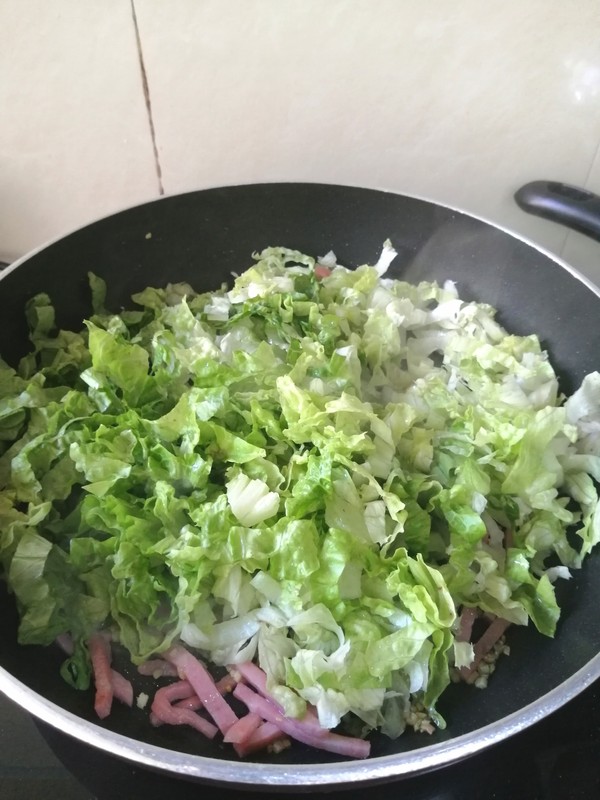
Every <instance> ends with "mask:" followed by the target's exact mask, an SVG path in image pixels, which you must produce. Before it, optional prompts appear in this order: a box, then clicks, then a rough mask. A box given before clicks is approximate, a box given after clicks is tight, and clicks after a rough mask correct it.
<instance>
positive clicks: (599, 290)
mask: <svg viewBox="0 0 600 800" xmlns="http://www.w3.org/2000/svg"><path fill="white" fill-rule="evenodd" d="M269 186H273V187H281V186H288V187H292V186H302V187H308V186H312V187H315V188H317V187H324V188H330V189H341V190H343V189H353V190H358V191H365V192H374V193H379V194H389V195H392V196H395V197H403V198H407V199H409V200H417V201H419V202H422V203H429V204H430V205H433V206H438V207H439V208H445V209H447V210H448V211H453V212H455V213H457V214H461V215H462V216H464V217H468V218H471V219H474V220H477V221H478V222H481V223H483V224H485V225H489V226H490V227H492V228H496V229H497V230H499V231H501V232H502V233H505V234H506V235H507V236H511V237H512V238H513V239H517V240H518V241H520V242H523V244H526V245H528V246H529V247H531V248H533V249H534V250H537V251H538V252H539V253H541V254H542V255H543V256H546V258H549V259H550V260H551V261H554V262H555V263H556V264H558V265H559V266H560V267H562V268H563V269H565V270H566V271H567V272H569V273H570V274H571V275H572V276H573V277H574V278H576V279H577V280H579V281H581V282H582V283H583V284H585V286H587V288H588V289H590V290H591V291H592V292H593V293H594V294H595V295H597V296H598V297H600V286H599V285H596V284H595V283H594V282H593V281H592V280H591V279H590V278H588V277H587V276H586V275H584V274H583V273H582V272H581V271H580V270H578V269H577V268H576V267H574V266H572V265H571V264H569V262H568V261H565V259H563V258H562V257H561V256H559V255H558V254H556V253H553V252H552V251H551V250H548V249H547V248H545V247H544V246H542V245H540V244H538V243H537V242H535V241H534V240H533V239H531V238H529V237H528V236H526V235H525V234H522V233H519V232H518V231H514V230H512V229H511V228H508V227H506V226H505V225H502V224H501V223H499V222H495V221H494V220H492V219H491V218H489V217H486V216H483V215H480V214H475V213H473V212H471V211H466V210H465V209H464V208H461V207H460V206H455V205H452V204H450V203H443V202H440V201H438V200H434V199H432V198H431V197H427V196H426V195H420V194H412V193H407V192H400V191H398V190H396V189H391V188H386V187H376V186H364V185H362V184H352V183H333V182H331V183H329V182H327V181H289V180H281V181H261V182H257V181H249V182H248V183H231V184H224V185H215V186H204V187H202V188H199V189H190V190H189V191H186V192H174V193H173V194H164V195H160V196H159V197H155V198H152V199H151V200H146V201H144V202H143V203H133V204H132V205H127V206H123V207H121V208H119V209H117V210H115V211H111V212H109V213H108V214H104V215H102V216H100V217H96V218H94V219H92V220H89V221H88V222H85V223H83V224H82V225H76V226H75V227H73V228H70V229H69V230H67V231H66V232H63V233H61V234H58V235H57V236H54V237H51V238H50V239H48V240H46V241H45V242H42V244H40V245H38V246H37V247H34V248H32V249H31V250H29V251H27V252H26V253H24V254H23V255H22V256H19V257H18V258H16V259H15V260H14V261H12V262H11V263H10V264H9V265H8V266H7V267H5V268H4V269H3V270H2V271H1V272H0V281H2V280H3V279H4V278H5V277H6V276H7V275H9V274H10V273H11V272H13V271H14V270H15V269H17V268H18V267H20V266H21V264H23V263H24V262H26V261H28V260H29V259H30V258H33V257H34V256H35V255H37V254H38V253H40V252H41V251H42V250H46V249H47V248H48V247H51V246H52V245H53V244H56V243H57V242H60V241H61V240H63V239H67V238H68V237H69V236H71V235H73V234H75V233H77V232H78V231H81V230H83V229H85V228H88V227H89V226H90V225H94V224H96V223H97V222H102V221H103V220H108V219H110V218H111V217H115V216H118V215H120V214H123V213H126V212H128V211H133V210H134V209H136V208H141V207H143V206H148V205H151V204H155V203H164V202H168V201H169V200H172V199H173V198H176V197H185V196H187V195H192V194H202V193H208V192H218V191H227V190H237V189H249V188H251V187H262V188H265V187H269Z"/></svg>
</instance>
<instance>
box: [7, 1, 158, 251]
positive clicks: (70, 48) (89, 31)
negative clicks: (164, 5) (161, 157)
mask: <svg viewBox="0 0 600 800" xmlns="http://www.w3.org/2000/svg"><path fill="white" fill-rule="evenodd" d="M0 31H1V32H2V44H1V46H0V109H1V117H0V257H4V258H12V257H15V256H17V255H19V254H22V253H23V252H25V251H27V250H29V249H31V248H33V247H35V246H37V245H39V244H41V243H43V242H44V241H46V240H47V239H49V238H53V237H55V236H58V235H60V234H62V233H65V232H66V231H68V230H71V229H72V228H74V227H76V226H79V225H82V224H84V223H86V222H89V221H91V220H92V219H94V218H97V217H99V216H103V215H105V214H107V213H110V212H111V211H113V210H117V209H119V208H121V207H123V206H126V205H133V204H134V203H137V202H140V201H143V200H145V199H149V198H151V197H154V196H155V195H156V193H157V181H156V172H155V168H154V162H153V156H152V146H151V140H150V136H149V131H148V123H147V115H146V107H145V103H144V97H143V94H142V89H141V80H140V68H139V61H138V55H137V49H136V46H135V34H134V28H133V21H132V16H131V6H130V3H129V0H102V2H101V3H95V2H81V1H80V0H52V1H51V2H48V0H2V2H1V3H0Z"/></svg>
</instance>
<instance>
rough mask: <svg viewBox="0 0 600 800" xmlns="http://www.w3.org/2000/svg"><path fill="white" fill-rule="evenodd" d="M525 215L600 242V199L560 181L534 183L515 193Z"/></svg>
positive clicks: (591, 193)
mask: <svg viewBox="0 0 600 800" xmlns="http://www.w3.org/2000/svg"><path fill="white" fill-rule="evenodd" d="M515 200H516V201H517V204H518V206H519V207H520V208H522V209H523V211H527V212H528V213H529V214H535V215H536V216H538V217H543V218H544V219H549V220H552V221H553V222H560V223H561V224H562V225H566V226H567V227H568V228H571V229H572V230H574V231H579V233H584V234H585V235H586V236H590V237H591V238H592V239H595V240H596V241H598V242H600V197H599V196H598V195H597V194H593V192H588V191H587V190H586V189H580V188H579V187H577V186H569V184H567V183H558V182H556V181H532V182H531V183H527V184H525V186H522V187H521V188H520V189H518V190H517V191H516V192H515Z"/></svg>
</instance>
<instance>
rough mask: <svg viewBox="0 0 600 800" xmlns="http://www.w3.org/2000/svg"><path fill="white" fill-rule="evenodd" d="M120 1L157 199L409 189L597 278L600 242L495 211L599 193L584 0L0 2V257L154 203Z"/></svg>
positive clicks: (598, 45) (596, 55) (599, 84)
mask: <svg viewBox="0 0 600 800" xmlns="http://www.w3.org/2000/svg"><path fill="white" fill-rule="evenodd" d="M132 7H134V9H135V15H136V18H137V24H138V27H139V36H140V42H141V49H142V53H143V59H144V64H145V69H146V74H147V79H148V87H149V94H150V100H151V106H152V117H153V122H154V129H155V135H156V146H157V152H158V159H159V162H160V168H161V171H162V182H163V184H164V189H165V191H166V192H167V193H175V192H179V191H186V190H189V189H194V188H202V187H206V186H214V185H221V184H230V183H240V182H252V181H265V180H267V181H268V180H314V181H326V182H339V183H350V184H355V185H365V186H375V187H382V188H386V189H392V190H397V191H401V192H407V193H410V194H416V195H419V196H426V197H430V198H432V199H434V200H437V201H440V202H444V203H448V204H450V205H453V206H458V207H462V208H464V209H465V210H467V211H470V212H472V213H476V214H479V215H481V216H484V217H487V218H490V219H492V220H494V221H496V222H498V223H499V224H502V225H504V226H507V227H510V228H512V229H515V230H517V231H519V232H521V233H523V234H525V235H528V236H529V237H531V238H533V239H535V240H536V241H538V242H540V243H541V244H542V245H544V246H545V247H547V248H548V249H550V250H552V251H554V252H557V253H561V252H562V251H563V250H564V253H565V256H566V257H568V258H569V259H570V260H571V261H572V263H574V264H575V265H576V266H579V267H580V268H581V269H583V270H584V271H585V272H586V274H587V275H588V276H589V277H591V278H592V279H593V280H597V281H598V282H600V257H598V256H597V255H595V250H596V248H597V249H598V254H599V255H600V245H594V244H593V243H587V241H586V240H584V238H583V237H581V236H579V235H576V234H569V235H568V236H567V234H566V232H565V231H564V230H563V229H561V228H560V227H559V226H556V225H553V224H551V223H547V222H544V221H542V220H538V219H535V218H533V217H530V216H528V215H525V214H524V213H523V212H521V211H520V210H519V209H518V208H517V207H516V205H515V204H514V202H513V200H512V194H513V192H514V190H515V189H516V188H517V187H518V186H519V185H521V184H522V183H524V182H526V181H528V180H531V179H534V178H551V179H555V180H564V181H567V182H570V183H575V184H579V185H584V186H587V187H588V188H592V189H596V190H600V164H599V163H598V162H597V161H596V154H597V151H598V147H599V144H600V36H598V31H600V3H598V2H597V0H579V1H578V3H577V4H576V7H575V4H570V3H565V2H564V0H527V2H523V1H522V0H505V1H504V2H503V3H494V4H490V3H483V2H481V0H462V1H461V2H460V3H449V2H448V1H447V0H423V1H422V2H417V0H402V2H400V0H327V2H326V1H325V0H168V2H166V1H165V0H133V3H132V1H131V0H103V2H102V3H81V2H78V0H53V2H52V3H48V2H44V1H43V0H2V3H0V28H1V29H2V30H3V32H4V34H5V36H4V38H5V44H4V46H3V48H2V49H1V50H0V102H1V103H2V108H3V109H4V111H5V114H4V121H3V123H2V125H0V255H1V254H2V250H3V249H4V252H5V253H8V254H10V255H17V254H18V253H20V252H22V251H24V250H26V249H28V248H30V247H33V246H35V245H37V244H39V243H40V242H42V241H43V240H44V239H46V238H48V237H49V236H55V235H59V234H61V233H63V232H65V231H67V230H69V229H70V228H72V227H73V226H74V225H78V224H81V223H83V222H85V221H88V220H91V219H93V218H95V217H97V216H99V215H101V214H104V213H107V212H109V211H112V210H118V209H119V208H121V207H123V206H124V205H130V204H131V203H133V202H138V201H141V200H145V199H149V198H151V197H154V196H156V195H157V194H158V191H159V184H158V181H157V175H156V171H155V163H154V155H153V152H152V146H151V139H150V131H149V124H148V116H147V114H146V107H145V103H144V97H143V92H142V81H141V73H140V68H139V62H138V52H137V43H136V36H135V28H134V24H133V17H132ZM7 32H8V35H7Z"/></svg>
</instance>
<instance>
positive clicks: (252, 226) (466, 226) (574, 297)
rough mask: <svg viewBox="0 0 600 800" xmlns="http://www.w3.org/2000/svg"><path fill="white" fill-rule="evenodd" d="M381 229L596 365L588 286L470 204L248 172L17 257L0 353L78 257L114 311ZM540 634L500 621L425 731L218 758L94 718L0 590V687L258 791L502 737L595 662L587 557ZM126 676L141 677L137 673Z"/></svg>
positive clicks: (122, 750)
mask: <svg viewBox="0 0 600 800" xmlns="http://www.w3.org/2000/svg"><path fill="white" fill-rule="evenodd" d="M386 238H390V239H391V240H392V243H393V244H394V246H395V247H396V249H397V251H398V257H397V258H396V259H395V261H394V263H393V265H392V268H391V269H390V273H389V274H390V276H391V277H402V278H403V279H406V280H410V281H414V282H416V281H419V280H433V279H437V280H439V281H443V280H445V279H447V278H450V279H452V280H454V281H456V282H457V284H458V288H459V292H460V294H461V296H462V297H464V298H465V299H476V300H480V301H484V302H487V303H490V304H491V305H493V306H496V307H497V308H498V310H499V320H500V322H501V323H502V324H503V325H504V326H505V327H506V328H508V329H509V330H511V331H512V332H514V333H518V334H527V333H537V334H538V335H539V336H540V339H541V340H542V343H543V345H544V346H545V347H546V348H547V349H548V350H549V352H550V355H551V358H552V361H553V363H554V365H555V367H556V369H557V371H558V374H559V377H560V380H561V386H562V389H563V391H565V392H567V393H568V392H571V391H573V390H574V389H575V388H576V387H577V386H578V384H579V383H580V381H581V380H582V378H583V377H584V375H585V374H586V373H588V372H590V371H592V370H594V369H597V368H598V367H599V366H600V326H599V325H598V324H597V322H596V320H597V319H598V317H599V314H600V297H599V296H598V294H597V293H596V291H595V290H594V289H593V287H591V286H590V285H588V284H587V283H586V282H585V280H583V279H582V278H581V277H580V276H578V275H577V274H575V273H574V272H572V271H570V270H569V269H567V268H566V267H564V266H563V265H561V264H559V263H557V262H556V261H555V260H553V259H552V258H551V257H550V256H549V255H547V254H545V253H543V252H541V251H539V250H537V249H536V248H535V247H533V246H531V245H530V244H528V243H526V242H523V241H521V240H520V239H518V238H516V237H514V236H512V235H510V234H509V233H506V232H505V231H502V230H500V229H498V228H496V227H494V226H492V225H489V224H487V223H485V222H482V221H480V220H478V219H475V218H473V217H470V216H468V215H465V214H462V213H460V212H458V211H454V210H452V209H448V208H445V207H442V206H439V205H436V204H433V203H429V202H426V201H422V200H418V199H415V198H410V197H405V196H399V195H394V194H390V193H385V192H378V191H373V190H366V189H358V188H351V187H341V186H329V185H317V184H262V185H252V186H237V187H228V188H223V189H212V190H207V191H200V192H193V193H190V194H185V195H180V196H176V197H170V198H165V199H162V200H159V201H156V202H152V203H148V204H146V205H143V206H139V207H136V208H133V209H129V210H127V211H124V212H121V213H119V214H116V215H114V216H111V217H108V218H106V219H103V220H101V221H99V222H96V223H94V224H92V225H89V226H86V227H85V228H82V229H81V230H78V231H76V232H75V233H72V234H70V235H69V236H66V237H64V238H63V239H60V240H58V241H56V242H54V243H53V244H51V245H49V246H47V247H45V248H43V249H41V250H39V251H37V252H35V253H33V254H31V255H30V256H28V257H26V258H25V259H22V260H21V261H20V262H19V263H17V264H16V265H15V266H14V268H12V269H11V270H9V271H8V273H7V274H5V275H4V276H3V278H2V279H1V280H0V354H1V355H2V356H3V357H4V358H5V359H6V360H7V361H9V362H15V361H16V360H17V359H18V358H19V357H20V356H21V355H23V354H24V353H25V352H26V351H27V335H26V328H25V322H24V315H23V307H24V304H25V302H26V300H27V299H28V298H29V297H31V296H32V294H35V293H36V292H40V291H45V292H47V293H48V294H49V295H50V296H51V297H52V298H53V300H54V302H55V305H56V308H57V319H58V323H59V325H61V326H62V327H73V328H75V329H79V328H80V327H81V322H82V319H83V318H84V317H85V316H86V315H87V314H88V313H89V311H90V306H89V289H88V281H87V272H88V271H90V270H91V271H93V272H95V273H96V274H98V275H100V276H102V277H103V278H105V280H106V281H107V283H108V287H109V293H108V299H107V304H108V306H109V307H111V308H114V309H115V310H118V309H119V308H121V307H122V306H124V305H126V304H127V303H128V299H129V296H130V295H131V294H132V293H133V292H135V291H139V290H141V289H142V288H144V287H146V286H148V285H164V284H166V283H167V282H169V281H171V282H172V281H188V282H189V283H191V284H192V285H193V286H194V287H195V288H197V289H200V290H203V289H204V290H208V289H215V288H217V287H218V286H219V285H220V284H221V283H222V282H223V281H230V280H231V273H232V272H240V271H241V270H243V269H244V268H245V267H247V266H249V265H250V263H251V254H252V252H253V251H256V250H261V249H262V248H264V247H267V246H270V245H284V246H287V247H292V248H297V249H299V250H302V251H304V252H308V253H312V254H315V255H323V254H325V253H326V252H327V251H329V250H331V249H333V250H334V251H335V253H336V255H337V257H338V261H339V262H340V263H343V264H345V265H347V266H356V265H359V264H361V263H365V262H371V263H372V262H373V261H374V260H375V259H376V258H377V256H378V254H379V251H380V249H381V245H382V243H383V241H384V240H385V239H386ZM559 601H560V602H561V605H562V608H563V617H562V620H561V622H560V624H559V629H558V633H557V636H556V639H555V640H550V639H546V638H544V637H542V636H540V635H538V634H537V633H536V632H535V631H534V630H533V629H529V628H527V629H525V628H523V629H514V630H512V629H511V631H510V645H511V655H510V657H509V658H504V659H503V660H502V661H501V663H500V665H499V667H498V669H497V671H496V673H495V674H494V676H493V679H492V680H491V681H490V686H489V687H488V689H486V690H485V691H481V690H477V689H473V688H470V687H466V686H456V687H451V688H450V689H449V690H448V692H447V695H445V696H444V698H443V700H442V702H441V703H440V711H441V713H442V714H443V715H444V716H445V718H446V719H447V722H448V727H447V729H446V730H445V731H439V732H437V733H435V734H434V735H433V736H426V735H413V734H406V735H405V736H403V737H401V738H400V739H399V740H397V741H395V742H392V741H390V740H387V739H385V738H383V737H380V736H374V737H373V746H372V753H373V755H372V757H371V758H370V759H369V760H367V761H365V762H351V761H340V760H336V757H334V756H328V755H325V754H323V753H321V752H316V751H312V750H309V749H306V748H304V747H302V746H300V745H295V746H294V747H293V748H292V749H291V750H288V751H285V752H284V753H282V754H280V755H278V756H262V757H260V758H258V759H257V760H256V761H243V762H241V761H233V760H232V759H231V755H230V751H229V750H227V749H224V748H223V747H222V746H220V745H218V744H214V743H210V742H208V741H206V740H201V739H200V738H199V737H198V736H197V734H195V733H193V732H191V731H188V730H185V729H182V728H171V727H169V726H164V727H162V728H159V729H155V728H152V727H151V726H150V725H149V724H148V719H147V711H142V710H140V709H133V710H129V709H124V708H116V709H115V711H114V712H113V714H112V715H111V716H110V717H109V719H108V720H107V721H106V722H104V723H100V722H99V721H98V720H97V719H96V718H95V717H94V712H93V698H92V692H91V690H90V692H76V691H74V690H72V689H70V688H69V687H68V686H67V685H66V684H65V683H64V682H63V681H62V679H61V678H60V676H59V674H58V667H59V665H60V661H61V654H60V653H59V652H58V650H55V649H54V648H47V649H42V648H37V647H19V646H17V644H16V626H17V618H16V612H15V610H14V606H13V604H12V600H11V599H10V598H9V597H8V596H7V595H6V593H4V592H3V593H2V595H1V596H0V608H2V613H1V614H0V668H2V670H1V671H0V689H2V690H4V691H5V692H6V693H7V694H8V695H9V696H11V697H13V698H14V699H15V700H16V701H17V702H19V703H20V704H21V705H23V706H24V707H26V708H28V709H29V710H30V711H32V713H34V714H36V715H37V716H39V717H41V718H43V719H45V720H46V721H47V722H49V723H50V724H52V725H54V726H56V727H59V728H61V729H63V730H65V731H66V732H67V733H68V734H70V735H73V736H76V737H78V738H80V739H82V740H83V741H86V742H89V743H91V744H93V745H94V746H97V747H100V748H102V749H105V750H107V751H110V752H112V753H115V754H117V755H119V756H122V757H124V758H127V759H130V760H132V761H136V762H137V763H139V764H142V765H145V766H149V767H154V768H158V769H163V770H167V771H170V772H174V773H177V774H180V775H182V776H184V777H187V778H192V779H201V780H208V781H213V782H219V783H229V784H235V785H239V786H249V785H257V784H258V785H261V786H264V787H265V788H266V787H270V788H278V789H282V788H284V787H286V788H295V789H301V788H307V787H308V786H310V785H321V786H331V787H334V786H342V785H348V784H352V783H356V782H358V781H365V782H373V781H379V780H386V779H391V778H394V777H397V776H400V775H407V774H416V773H418V772H422V771H425V770H427V769H432V768H434V767H439V766H443V765H444V764H448V763H451V762H452V761H455V760H457V759H459V758H463V757H465V756H468V755H469V754H470V753H472V752H475V751H477V750H480V749H481V748H483V747H486V746H489V745H491V744H493V743H494V742H497V741H500V740H501V739H504V738H506V737H507V736H509V735H511V734H512V733H515V732H516V731H518V730H520V729H522V728H524V727H527V726H528V725H530V724H532V723H534V722H535V721H537V720H538V719H541V718H542V717H543V716H545V715H546V714H548V713H550V712H551V711H553V710H555V709H556V708H558V707H559V706H560V705H561V704H562V703H564V702H566V701H567V700H568V699H569V698H571V697H573V696H575V694H577V693H578V692H579V691H580V690H581V689H583V688H584V687H585V686H586V685H588V684H589V683H590V682H591V681H593V680H594V679H595V678H597V677H598V676H600V655H599V653H600V625H598V624H597V615H598V611H597V609H598V608H600V562H599V556H598V555H593V556H592V557H591V558H590V559H589V560H588V562H587V563H586V565H585V567H584V568H583V569H582V570H581V571H580V572H579V573H578V574H577V575H576V577H575V578H574V579H573V580H571V581H569V582H568V583H566V582H564V583H563V585H562V586H561V587H560V597H559ZM138 686H139V688H140V689H142V690H143V689H148V688H150V685H149V684H144V683H141V682H139V683H138Z"/></svg>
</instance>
